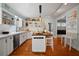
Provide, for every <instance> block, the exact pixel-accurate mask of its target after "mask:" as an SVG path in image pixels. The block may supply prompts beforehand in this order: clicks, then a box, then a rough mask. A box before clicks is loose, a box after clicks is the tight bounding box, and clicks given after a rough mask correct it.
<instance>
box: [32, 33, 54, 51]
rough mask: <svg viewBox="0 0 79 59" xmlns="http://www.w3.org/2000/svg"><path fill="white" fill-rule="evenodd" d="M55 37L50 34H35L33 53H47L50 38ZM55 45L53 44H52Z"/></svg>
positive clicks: (33, 37) (33, 36)
mask: <svg viewBox="0 0 79 59" xmlns="http://www.w3.org/2000/svg"><path fill="white" fill-rule="evenodd" d="M52 36H53V35H52V34H51V33H50V32H42V33H39V32H38V33H33V35H32V52H46V46H47V43H48V40H47V39H48V38H50V37H52ZM52 44H53V43H52Z"/></svg>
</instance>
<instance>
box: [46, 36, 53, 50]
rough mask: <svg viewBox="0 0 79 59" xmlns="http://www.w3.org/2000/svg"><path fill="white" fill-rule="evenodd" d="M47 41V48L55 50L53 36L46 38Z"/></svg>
mask: <svg viewBox="0 0 79 59" xmlns="http://www.w3.org/2000/svg"><path fill="white" fill-rule="evenodd" d="M46 40H47V44H46V45H47V46H50V47H51V48H52V50H54V45H53V36H49V37H47V38H46Z"/></svg>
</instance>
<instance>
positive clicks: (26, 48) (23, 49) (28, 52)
mask: <svg viewBox="0 0 79 59" xmlns="http://www.w3.org/2000/svg"><path fill="white" fill-rule="evenodd" d="M10 56H79V51H76V50H75V49H73V48H72V50H71V51H69V47H68V46H67V47H66V48H65V47H64V46H63V44H61V40H60V39H54V51H53V50H52V49H51V48H50V47H47V50H46V52H45V53H34V52H32V40H31V39H29V40H27V41H25V42H24V44H22V45H21V46H20V47H19V48H17V49H16V50H15V51H14V52H13V53H11V54H10Z"/></svg>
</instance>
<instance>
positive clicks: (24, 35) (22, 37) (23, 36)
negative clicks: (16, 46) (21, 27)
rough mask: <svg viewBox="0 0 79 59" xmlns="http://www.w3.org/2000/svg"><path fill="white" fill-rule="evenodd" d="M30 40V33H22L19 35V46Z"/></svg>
mask: <svg viewBox="0 0 79 59" xmlns="http://www.w3.org/2000/svg"><path fill="white" fill-rule="evenodd" d="M30 38H32V33H31V32H26V33H22V34H20V45H21V44H22V43H23V42H24V41H26V40H27V39H30Z"/></svg>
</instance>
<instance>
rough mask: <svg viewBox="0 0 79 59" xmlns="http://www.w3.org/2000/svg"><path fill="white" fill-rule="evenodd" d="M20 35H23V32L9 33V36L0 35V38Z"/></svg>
mask: <svg viewBox="0 0 79 59" xmlns="http://www.w3.org/2000/svg"><path fill="white" fill-rule="evenodd" d="M21 33H25V32H11V33H9V34H0V38H4V37H7V36H12V35H16V34H21Z"/></svg>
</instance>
